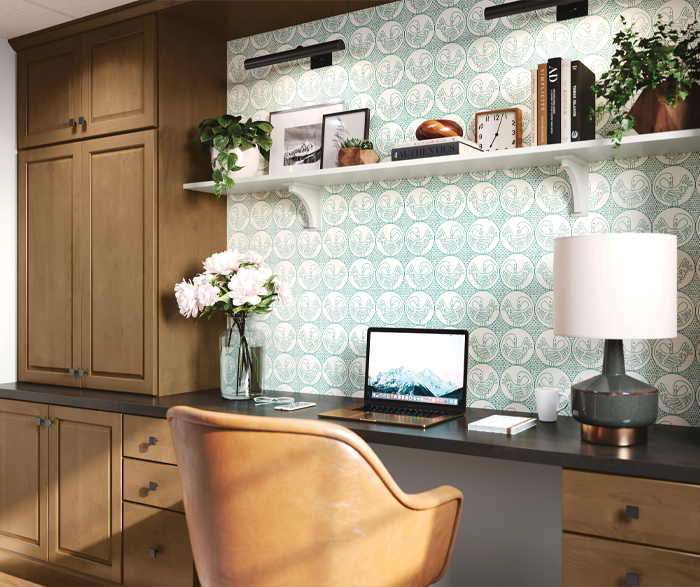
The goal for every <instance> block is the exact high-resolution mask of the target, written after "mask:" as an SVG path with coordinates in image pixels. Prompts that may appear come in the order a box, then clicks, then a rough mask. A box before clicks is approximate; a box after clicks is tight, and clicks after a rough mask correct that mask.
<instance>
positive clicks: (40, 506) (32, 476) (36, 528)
mask: <svg viewBox="0 0 700 587" xmlns="http://www.w3.org/2000/svg"><path fill="white" fill-rule="evenodd" d="M47 416H48V406H45V405H42V404H33V403H29V402H16V401H10V400H3V399H0V548H2V549H5V550H9V551H12V552H18V553H20V554H24V555H27V556H31V557H34V558H38V559H41V560H47V557H48V522H47V520H48V515H47V514H48V511H47V504H48V502H47V490H48V470H49V469H48V460H47V459H48V428H46V427H45V426H44V425H43V424H44V422H45V419H46V417H47Z"/></svg>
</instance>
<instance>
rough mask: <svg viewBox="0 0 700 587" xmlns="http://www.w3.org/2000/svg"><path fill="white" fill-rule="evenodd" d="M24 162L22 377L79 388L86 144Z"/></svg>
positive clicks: (26, 156)
mask: <svg viewBox="0 0 700 587" xmlns="http://www.w3.org/2000/svg"><path fill="white" fill-rule="evenodd" d="M18 160H19V178H18V184H19V198H18V214H19V221H18V256H19V263H18V267H19V275H18V277H19V280H18V281H19V288H18V290H19V291H18V306H19V312H18V316H19V320H18V353H17V361H18V365H17V377H18V379H19V380H20V381H31V382H37V383H52V384H56V385H68V386H77V385H79V382H78V378H77V377H75V376H72V375H69V372H68V371H69V369H71V368H78V367H80V343H81V340H80V336H81V333H80V302H81V300H80V248H79V238H80V230H79V219H80V210H79V207H80V146H79V145H76V144H72V145H62V146H58V147H47V148H44V149H37V150H35V151H23V152H21V153H20V154H19V157H18ZM49 291H50V292H51V293H50V295H48V294H47V292H49Z"/></svg>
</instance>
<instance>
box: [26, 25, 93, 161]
mask: <svg viewBox="0 0 700 587" xmlns="http://www.w3.org/2000/svg"><path fill="white" fill-rule="evenodd" d="M80 51H81V48H80V38H79V37H70V38H68V39H62V40H60V41H56V42H55V43H48V44H46V45H40V46H38V47H34V48H32V49H27V50H26V51H21V52H20V53H19V55H18V56H17V111H18V112H17V114H18V117H17V146H18V147H19V148H20V149H24V148H26V147H35V146H37V145H47V144H50V143H60V142H64V141H70V140H73V139H77V138H80V136H81V128H82V127H81V126H80V125H79V124H78V119H79V117H80V116H81V113H80V111H81V108H80V100H81V92H80V75H81V74H80Z"/></svg>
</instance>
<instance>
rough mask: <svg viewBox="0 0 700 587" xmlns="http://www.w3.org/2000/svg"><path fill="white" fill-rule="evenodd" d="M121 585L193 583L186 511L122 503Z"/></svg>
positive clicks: (169, 585)
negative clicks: (122, 580)
mask: <svg viewBox="0 0 700 587" xmlns="http://www.w3.org/2000/svg"><path fill="white" fill-rule="evenodd" d="M151 549H153V550H151ZM124 585H126V586H127V587H129V586H143V585H148V586H149V587H156V586H159V585H162V586H163V587H166V586H167V587H180V586H187V587H192V585H194V560H193V558H192V548H191V547H190V537H189V534H188V532H187V522H186V521H185V514H179V513H176V512H169V511H167V510H159V509H156V508H151V507H147V506H143V505H137V504H135V503H125V504H124Z"/></svg>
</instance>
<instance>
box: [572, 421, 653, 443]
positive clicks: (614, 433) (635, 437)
mask: <svg viewBox="0 0 700 587" xmlns="http://www.w3.org/2000/svg"><path fill="white" fill-rule="evenodd" d="M581 440H585V441H586V442H590V443H592V444H605V445H607V446H636V445H638V444H646V442H647V427H646V426H642V427H640V428H607V427H605V426H591V425H590V424H581Z"/></svg>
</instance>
